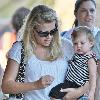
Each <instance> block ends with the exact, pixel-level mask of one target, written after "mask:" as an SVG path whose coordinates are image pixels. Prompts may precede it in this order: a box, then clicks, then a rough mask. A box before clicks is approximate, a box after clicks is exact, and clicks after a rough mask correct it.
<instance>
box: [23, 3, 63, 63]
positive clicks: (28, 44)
mask: <svg viewBox="0 0 100 100" xmlns="http://www.w3.org/2000/svg"><path fill="white" fill-rule="evenodd" d="M53 21H55V23H56V24H55V26H56V27H57V28H59V25H58V18H57V15H56V12H55V11H54V10H53V9H51V8H49V7H48V6H45V5H38V6H36V7H34V8H33V9H32V11H31V12H30V14H29V15H28V18H27V21H26V26H25V30H24V34H23V39H22V40H23V42H24V45H25V56H26V57H29V56H30V55H32V54H34V49H35V47H36V42H35V38H34V37H32V33H33V31H34V29H35V28H37V27H38V25H39V24H42V23H49V22H53ZM58 30H59V29H58ZM60 41H61V40H60V34H59V31H57V33H56V34H55V35H54V36H53V41H52V43H51V45H50V47H49V50H50V51H51V52H50V54H49V55H48V57H47V58H46V60H50V61H52V60H55V59H57V58H58V57H59V56H61V55H62V52H61V47H60V43H61V42H60Z"/></svg>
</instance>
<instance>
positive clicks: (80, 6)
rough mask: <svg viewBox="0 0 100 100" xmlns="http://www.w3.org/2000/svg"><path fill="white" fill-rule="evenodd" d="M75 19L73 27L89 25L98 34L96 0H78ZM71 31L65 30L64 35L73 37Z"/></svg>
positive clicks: (69, 37) (94, 33)
mask: <svg viewBox="0 0 100 100" xmlns="http://www.w3.org/2000/svg"><path fill="white" fill-rule="evenodd" d="M74 15H75V21H74V24H73V28H74V27H77V26H88V27H90V28H91V30H92V31H93V35H94V36H96V34H97V32H98V31H99V29H98V28H97V27H95V25H94V24H95V19H96V2H95V0H77V1H76V3H75V9H74ZM72 30H73V29H71V31H69V32H64V33H62V35H63V36H64V37H65V38H68V39H71V32H72Z"/></svg>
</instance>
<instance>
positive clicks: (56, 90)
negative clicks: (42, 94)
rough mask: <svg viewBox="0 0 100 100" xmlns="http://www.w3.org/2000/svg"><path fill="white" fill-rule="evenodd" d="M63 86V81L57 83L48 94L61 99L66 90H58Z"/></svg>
mask: <svg viewBox="0 0 100 100" xmlns="http://www.w3.org/2000/svg"><path fill="white" fill-rule="evenodd" d="M64 87H65V84H64V83H61V84H58V85H57V86H55V87H53V88H52V89H51V91H50V93H49V96H50V97H52V98H55V99H54V100H56V99H62V98H63V97H64V96H65V94H66V92H60V90H61V88H63V89H64ZM51 100H52V99H51Z"/></svg>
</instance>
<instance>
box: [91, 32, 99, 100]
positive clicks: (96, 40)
mask: <svg viewBox="0 0 100 100" xmlns="http://www.w3.org/2000/svg"><path fill="white" fill-rule="evenodd" d="M93 50H94V51H95V52H96V55H97V59H98V70H97V71H98V76H97V89H96V98H95V100H100V31H99V32H98V33H97V35H96V36H95V46H94V48H93Z"/></svg>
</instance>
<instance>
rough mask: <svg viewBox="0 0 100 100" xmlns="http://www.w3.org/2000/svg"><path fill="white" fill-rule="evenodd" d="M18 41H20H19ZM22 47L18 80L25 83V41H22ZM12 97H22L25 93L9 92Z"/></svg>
mask: <svg viewBox="0 0 100 100" xmlns="http://www.w3.org/2000/svg"><path fill="white" fill-rule="evenodd" d="M17 42H18V41H17ZM20 42H21V45H22V48H21V62H20V66H19V70H18V74H17V77H16V80H15V81H16V82H22V83H24V79H25V66H26V64H25V63H24V58H25V55H24V43H23V41H20ZM9 96H10V97H16V98H17V99H22V98H23V96H24V93H19V94H9Z"/></svg>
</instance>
